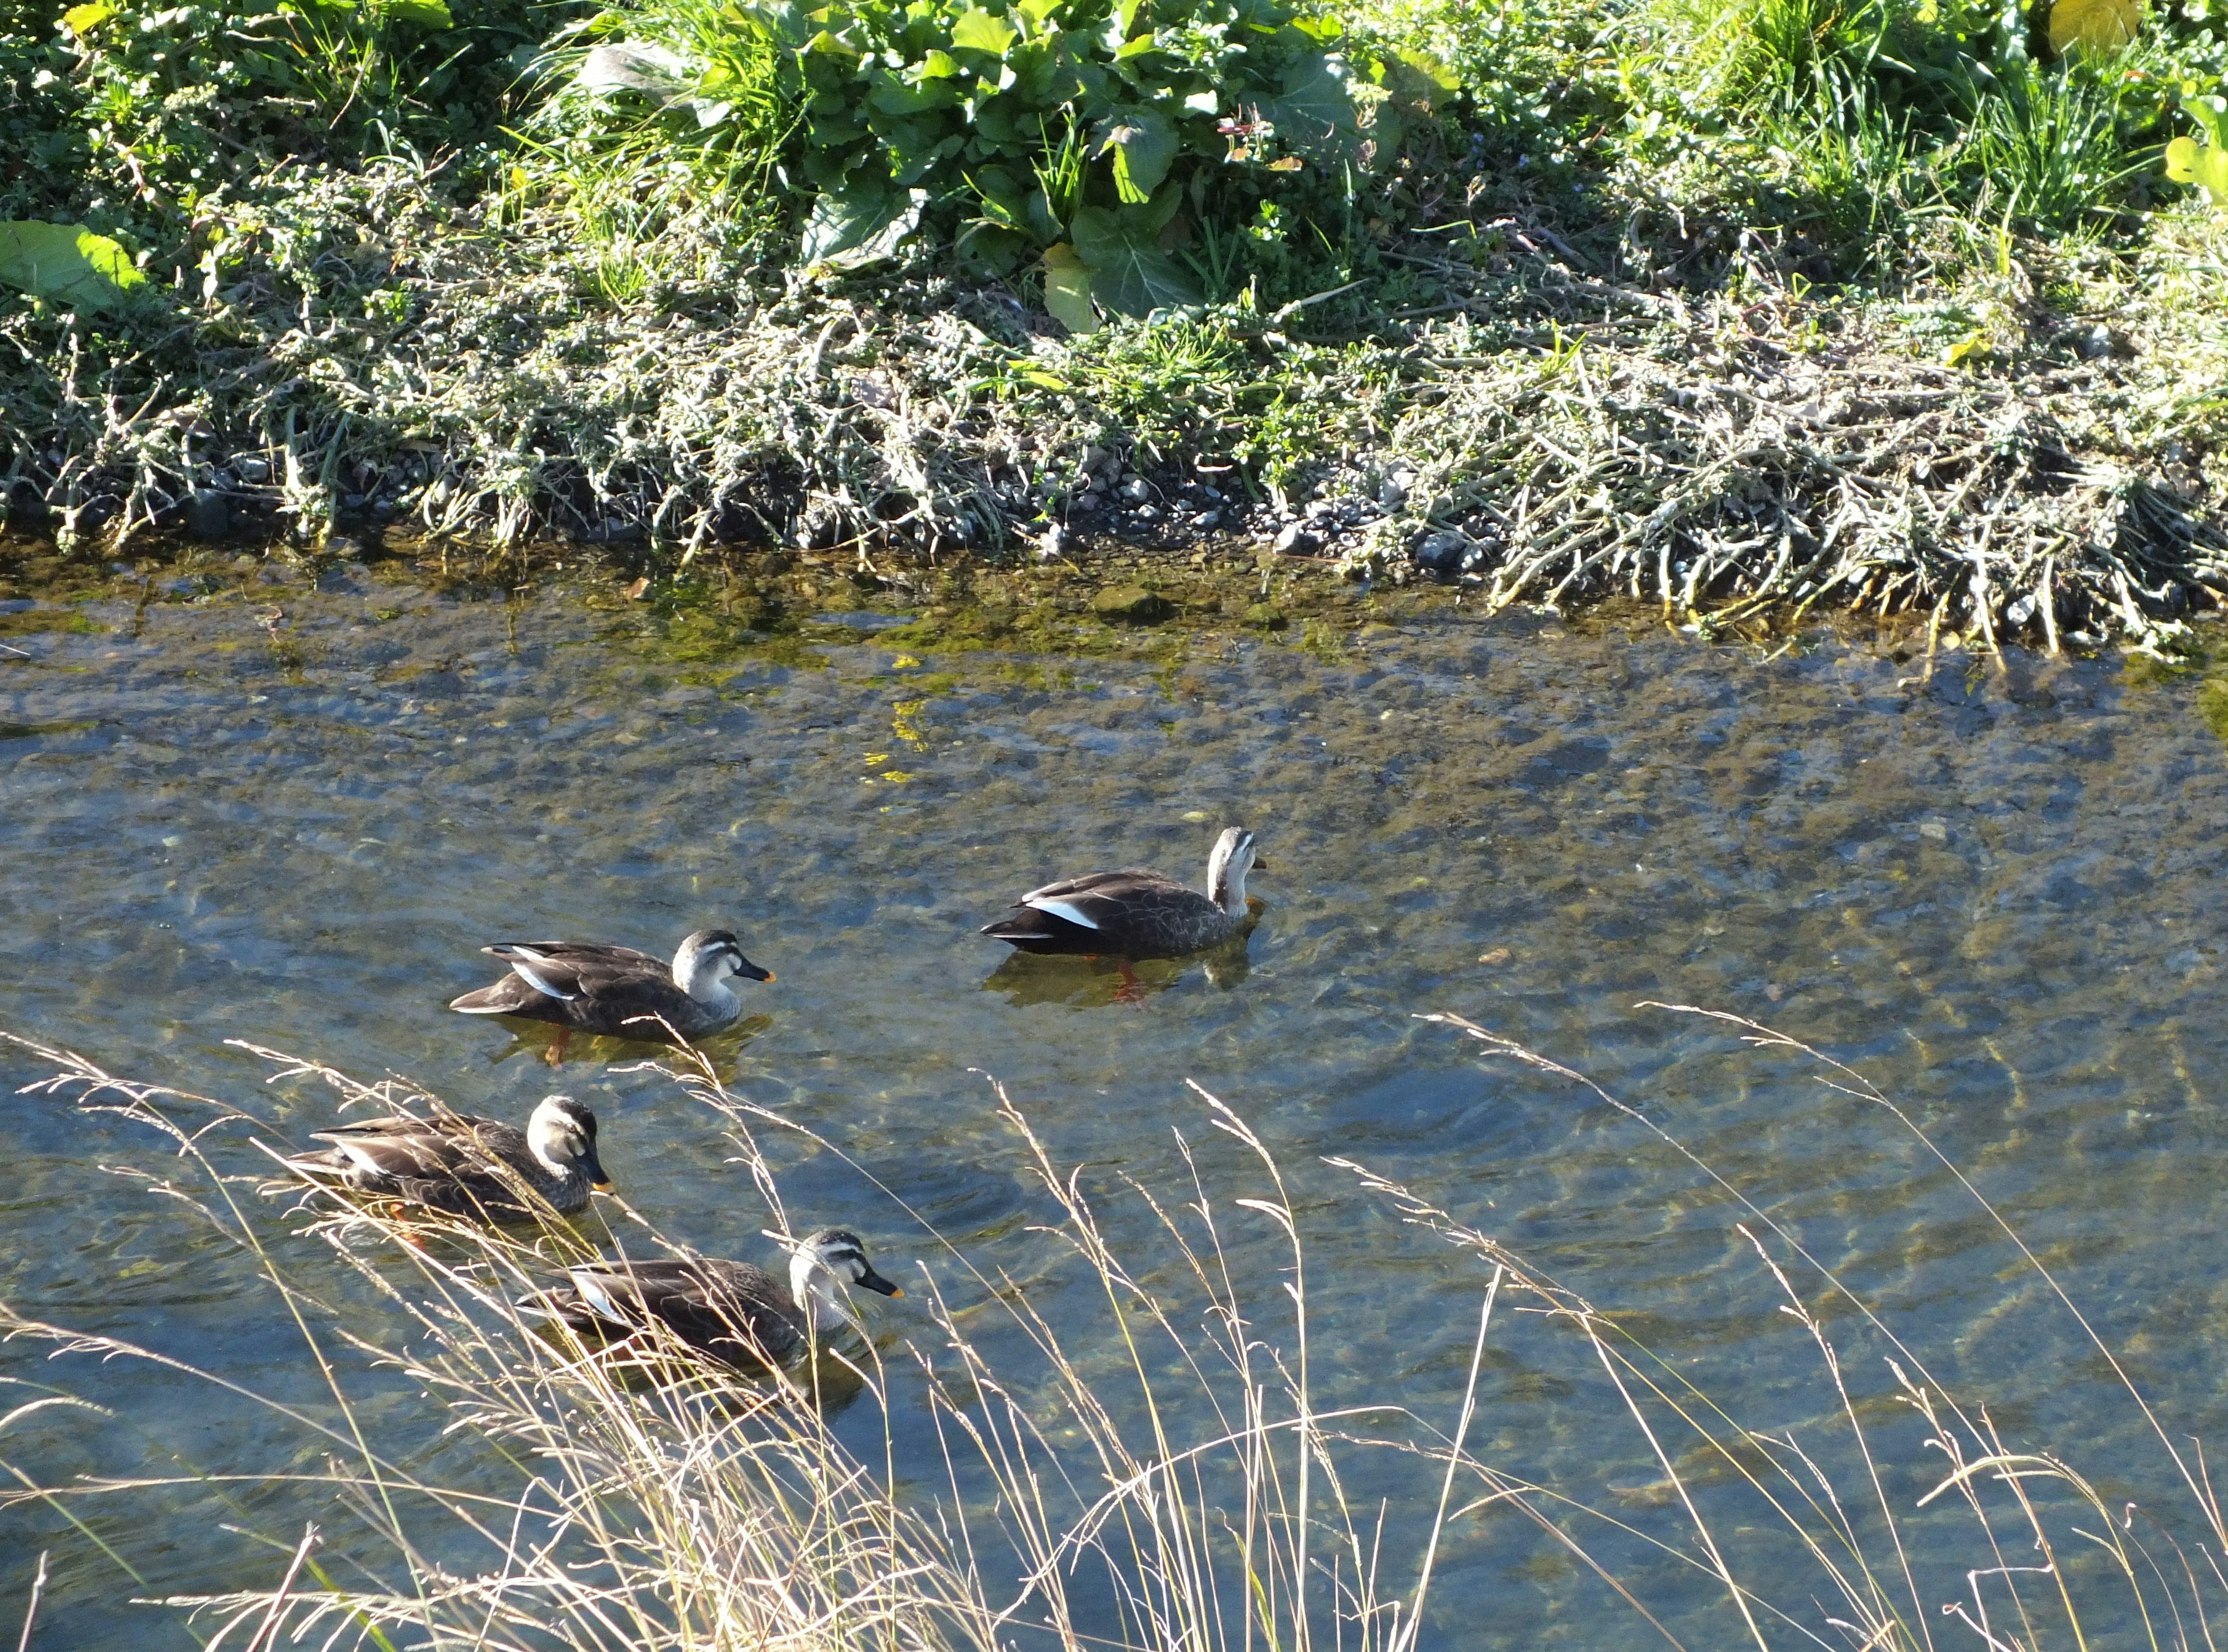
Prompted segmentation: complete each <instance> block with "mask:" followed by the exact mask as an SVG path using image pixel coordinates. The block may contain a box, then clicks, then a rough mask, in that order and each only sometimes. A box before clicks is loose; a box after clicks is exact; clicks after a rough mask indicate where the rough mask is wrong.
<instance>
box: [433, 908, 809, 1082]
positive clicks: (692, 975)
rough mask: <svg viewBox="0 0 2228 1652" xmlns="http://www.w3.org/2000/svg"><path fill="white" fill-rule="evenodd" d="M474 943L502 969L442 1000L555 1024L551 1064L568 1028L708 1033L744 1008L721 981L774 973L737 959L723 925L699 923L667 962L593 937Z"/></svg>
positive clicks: (469, 1010)
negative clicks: (492, 978) (502, 963)
mask: <svg viewBox="0 0 2228 1652" xmlns="http://www.w3.org/2000/svg"><path fill="white" fill-rule="evenodd" d="M480 950H481V951H483V952H487V953H490V954H492V955H493V956H494V957H499V958H503V959H504V960H506V961H507V962H508V963H509V965H510V973H509V975H507V976H503V979H502V980H500V981H497V982H496V983H494V984H493V985H491V986H485V987H482V988H480V989H478V990H477V992H468V993H466V994H465V995H464V996H463V997H461V998H454V999H451V1000H450V1002H449V1008H451V1009H455V1010H461V1011H462V1012H463V1013H464V1014H465V1015H524V1016H528V1017H529V1018H530V1019H532V1020H535V1021H553V1022H554V1023H555V1024H556V1026H557V1028H558V1029H559V1030H558V1034H557V1041H556V1043H555V1044H554V1045H553V1046H551V1047H550V1052H549V1058H548V1059H549V1065H550V1066H556V1065H557V1064H558V1063H559V1062H560V1061H561V1060H564V1056H565V1044H566V1041H567V1040H568V1039H569V1038H571V1037H572V1035H573V1031H574V1030H575V1029H576V1028H577V1029H578V1030H579V1031H581V1032H586V1033H603V1034H609V1035H610V1036H611V1037H614V1038H639V1039H648V1040H650V1041H652V1042H654V1043H659V1044H669V1043H671V1042H672V1041H674V1039H675V1037H676V1036H677V1037H679V1038H682V1039H688V1040H694V1039H698V1038H701V1037H703V1036H704V1035H705V1034H707V1033H716V1032H718V1031H720V1028H724V1027H730V1026H733V1024H734V1021H735V1018H736V1017H737V1016H739V1015H741V1014H742V1013H743V1002H742V1000H741V999H739V998H738V997H737V996H735V991H734V989H733V986H732V985H730V984H729V983H732V982H733V981H734V980H735V979H737V978H738V977H741V978H743V979H746V980H751V981H771V980H772V979H773V971H772V970H761V969H760V968H759V966H758V965H757V964H753V963H752V962H751V961H750V960H749V959H748V958H746V957H744V956H743V949H742V944H741V943H740V942H739V941H737V940H736V939H735V937H734V935H733V932H730V931H728V930H724V929H700V930H698V931H697V932H695V934H694V935H691V936H690V937H689V938H688V939H687V940H685V941H683V942H682V943H681V950H680V951H677V952H675V954H674V955H673V964H672V966H671V967H670V968H668V967H667V966H666V965H665V964H661V963H660V962H658V960H657V959H656V958H654V957H650V954H649V953H647V952H637V951H635V950H634V949H633V948H632V947H631V946H606V945H604V944H600V943H599V942H595V941H530V942H529V941H498V942H496V944H494V945H493V946H483V947H482V948H481V949H480Z"/></svg>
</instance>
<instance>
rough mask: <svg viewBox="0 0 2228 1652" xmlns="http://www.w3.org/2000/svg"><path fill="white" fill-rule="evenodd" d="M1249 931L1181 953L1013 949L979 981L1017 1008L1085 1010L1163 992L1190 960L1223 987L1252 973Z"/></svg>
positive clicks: (1180, 976) (1141, 999)
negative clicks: (1114, 954) (1050, 953)
mask: <svg viewBox="0 0 2228 1652" xmlns="http://www.w3.org/2000/svg"><path fill="white" fill-rule="evenodd" d="M1250 933H1251V928H1250V926H1249V929H1248V934H1247V935H1240V936H1239V937H1238V938H1236V939H1235V940H1231V941H1226V942H1225V943H1224V944H1222V945H1220V946H1218V947H1216V948H1215V949H1214V950H1213V951H1209V952H1194V954H1192V955H1191V956H1190V957H1181V958H1139V959H1136V960H1135V961H1134V962H1133V961H1132V960H1130V959H1129V958H1111V957H1035V956H1032V955H1031V954H1029V953H1027V952H1015V953H1013V954H1011V955H1010V956H1008V957H1006V958H1004V959H1003V960H1002V961H1001V962H1000V964H999V965H998V967H997V968H996V969H995V970H991V971H990V974H989V977H988V978H987V979H986V980H985V981H984V982H983V990H984V991H985V992H999V993H1003V994H1004V995H1005V996H1006V1001H1007V1002H1008V1003H1010V1004H1013V1005H1014V1006H1015V1007H1016V1008H1021V1007H1022V1006H1025V1005H1028V1004H1066V1005H1068V1006H1069V1007H1070V1008H1076V1009H1089V1008H1094V1007H1096V1006H1098V1005H1100V1004H1141V1003H1143V1002H1145V1000H1146V999H1148V998H1149V997H1151V996H1153V995H1154V994H1156V993H1161V992H1166V991H1167V990H1168V989H1169V988H1170V987H1173V986H1175V984H1176V983H1177V982H1179V981H1181V980H1182V979H1183V978H1184V976H1186V975H1187V974H1188V973H1189V972H1190V970H1191V967H1192V965H1194V964H1199V965H1200V966H1201V969H1202V971H1203V972H1204V974H1205V975H1206V976H1207V985H1209V986H1210V987H1215V988H1219V989H1220V990H1222V991H1224V992H1227V991H1229V990H1230V989H1232V987H1235V986H1237V985H1239V983H1242V982H1243V981H1244V980H1245V977H1246V976H1248V975H1250V974H1252V970H1253V961H1252V958H1251V957H1248V956H1247V954H1246V950H1245V946H1246V941H1247V938H1248V935H1250Z"/></svg>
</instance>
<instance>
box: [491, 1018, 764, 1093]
mask: <svg viewBox="0 0 2228 1652" xmlns="http://www.w3.org/2000/svg"><path fill="white" fill-rule="evenodd" d="M480 1019H482V1020H484V1021H493V1022H495V1024H496V1026H498V1027H500V1028H502V1029H503V1031H504V1032H506V1033H509V1034H510V1042H509V1043H508V1044H505V1045H502V1046H500V1047H496V1048H493V1049H490V1051H489V1052H488V1053H487V1056H486V1060H487V1064H488V1065H489V1066H491V1067H499V1066H503V1063H504V1062H506V1061H512V1060H518V1059H520V1058H521V1057H525V1058H528V1059H530V1060H533V1061H535V1063H537V1064H539V1065H541V1066H546V1067H549V1068H551V1069H553V1070H554V1072H557V1073H564V1072H567V1071H569V1070H572V1069H574V1068H579V1067H583V1066H588V1067H593V1066H610V1065H611V1063H613V1062H615V1061H642V1060H669V1059H672V1058H673V1057H674V1056H675V1050H674V1047H672V1046H671V1045H669V1044H664V1043H661V1042H659V1041H656V1040H654V1039H639V1038H612V1037H609V1036H606V1035H605V1034H600V1033H577V1032H576V1033H573V1034H571V1035H570V1036H569V1037H565V1038H563V1039H562V1040H561V1047H562V1056H561V1059H560V1055H559V1050H560V1033H562V1031H563V1029H561V1028H557V1027H554V1026H553V1025H551V1024H550V1023H549V1022H547V1021H535V1020H532V1019H531V1018H529V1017H527V1016H522V1015H490V1016H484V1017H481V1018H480ZM772 1026H773V1017H772V1016H771V1015H764V1014H760V1015H746V1016H744V1017H743V1018H742V1019H741V1020H740V1021H737V1022H736V1023H735V1024H734V1025H733V1026H732V1027H729V1028H725V1029H724V1030H722V1031H720V1032H717V1033H714V1034H711V1035H710V1036H708V1037H706V1038H701V1039H698V1040H697V1041H695V1044H694V1045H693V1046H692V1047H693V1048H694V1049H695V1051H696V1052H697V1053H699V1054H700V1055H701V1056H703V1057H704V1059H705V1060H707V1061H709V1062H710V1063H711V1064H712V1067H713V1070H714V1072H716V1073H719V1074H720V1076H721V1077H722V1078H723V1079H732V1078H733V1076H734V1074H735V1072H736V1063H737V1061H738V1060H739V1059H740V1058H741V1055H742V1053H743V1052H744V1051H745V1050H746V1049H748V1048H749V1047H750V1046H751V1042H752V1040H754V1039H756V1038H758V1037H759V1035H760V1034H764V1033H765V1032H766V1031H767V1030H768V1029H769V1028H771V1027H772Z"/></svg>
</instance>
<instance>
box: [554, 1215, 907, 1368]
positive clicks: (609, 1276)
mask: <svg viewBox="0 0 2228 1652" xmlns="http://www.w3.org/2000/svg"><path fill="white" fill-rule="evenodd" d="M849 1285H863V1286H864V1287H866V1289H868V1290H878V1291H880V1293H881V1294H882V1295H883V1296H885V1297H902V1296H904V1295H905V1292H904V1291H902V1290H899V1289H898V1287H897V1285H896V1284H894V1283H893V1281H891V1280H888V1279H885V1278H883V1277H882V1276H881V1275H880V1274H879V1273H876V1272H875V1271H874V1268H873V1267H872V1266H871V1265H869V1264H868V1261H867V1250H866V1246H865V1245H861V1243H860V1242H859V1236H858V1235H857V1234H856V1233H852V1232H851V1231H850V1230H848V1228H842V1227H823V1228H822V1229H820V1230H819V1232H817V1233H813V1234H810V1236H808V1237H807V1238H805V1239H803V1240H801V1241H799V1242H798V1243H797V1245H796V1247H795V1250H794V1252H793V1253H792V1254H791V1258H790V1264H789V1284H787V1285H786V1286H784V1285H783V1284H782V1282H781V1281H780V1280H778V1279H777V1278H775V1277H773V1275H771V1273H768V1272H767V1271H765V1269H764V1268H761V1267H758V1266H755V1265H752V1264H751V1263H748V1262H721V1261H718V1260H716V1259H714V1258H709V1257H675V1258H667V1259H664V1260H661V1261H654V1262H599V1263H591V1264H587V1265H583V1266H580V1267H577V1268H569V1269H567V1271H566V1283H565V1284H562V1285H560V1286H558V1287H556V1288H555V1289H554V1290H548V1291H546V1292H544V1293H543V1294H542V1295H541V1296H540V1297H536V1298H534V1299H533V1300H532V1301H530V1302H528V1303H527V1304H526V1305H527V1306H528V1308H529V1309H532V1310H533V1311H535V1312H538V1313H541V1314H545V1315H547V1316H549V1317H550V1318H553V1319H556V1320H559V1321H561V1322H563V1323H564V1324H565V1325H567V1326H568V1327H569V1328H570V1329H573V1331H574V1332H576V1333H578V1334H579V1335H582V1336H584V1337H588V1338H592V1339H595V1340H598V1341H610V1340H611V1339H613V1338H614V1337H624V1336H625V1335H630V1334H631V1333H633V1332H635V1331H638V1330H640V1329H643V1326H644V1325H645V1324H646V1323H647V1322H649V1321H650V1320H652V1319H656V1320H658V1321H661V1322H663V1324H664V1325H665V1326H666V1328H667V1329H669V1330H671V1331H672V1332H673V1334H674V1335H676V1336H678V1337H679V1338H680V1339H681V1340H682V1341H684V1342H686V1343H688V1346H689V1347H691V1348H695V1349H696V1350H697V1351H698V1352H700V1353H702V1354H709V1355H711V1356H712V1357H713V1358H714V1359H716V1360H722V1361H726V1362H727V1363H728V1364H730V1365H738V1366H764V1367H769V1368H771V1367H781V1366H785V1365H788V1364H789V1363H791V1361H794V1360H795V1359H797V1356H798V1355H799V1354H803V1352H804V1350H805V1348H806V1347H807V1346H808V1344H809V1343H810V1341H811V1340H812V1339H813V1338H815V1337H825V1336H827V1335H829V1334H830V1333H832V1332H835V1331H838V1330H841V1329H842V1328H843V1327H844V1326H846V1325H848V1324H850V1323H852V1322H853V1311H854V1310H853V1309H851V1308H850V1306H849V1299H848V1296H847V1295H846V1294H845V1287H847V1286H849ZM808 1304H809V1306H808ZM808 1314H809V1315H810V1319H808V1318H807V1315H808Z"/></svg>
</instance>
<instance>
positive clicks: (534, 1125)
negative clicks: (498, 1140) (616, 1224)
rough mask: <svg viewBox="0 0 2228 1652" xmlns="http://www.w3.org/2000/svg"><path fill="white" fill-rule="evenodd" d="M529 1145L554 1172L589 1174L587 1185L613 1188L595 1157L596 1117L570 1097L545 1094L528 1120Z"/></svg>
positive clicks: (604, 1189) (537, 1156)
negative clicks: (583, 1171)
mask: <svg viewBox="0 0 2228 1652" xmlns="http://www.w3.org/2000/svg"><path fill="white" fill-rule="evenodd" d="M526 1144H527V1146H528V1147H529V1148H531V1149H533V1151H534V1156H535V1158H537V1159H539V1160H541V1162H542V1163H543V1164H544V1165H545V1166H547V1168H548V1169H549V1170H550V1172H551V1173H552V1174H553V1175H560V1176H561V1175H570V1174H572V1172H573V1171H574V1170H576V1169H579V1170H585V1171H586V1172H587V1173H588V1185H589V1186H590V1187H592V1188H596V1189H598V1190H599V1191H601V1192H608V1191H610V1188H611V1178H610V1177H609V1176H607V1175H605V1174H604V1162H603V1161H602V1160H601V1159H599V1158H598V1157H597V1156H596V1116H595V1114H593V1113H592V1112H590V1111H588V1110H587V1108H586V1107H585V1106H583V1105H581V1104H580V1103H579V1102H577V1101H575V1100H573V1098H572V1097H570V1096H544V1097H543V1098H541V1105H540V1106H538V1107H536V1108H535V1110H534V1117H531V1118H529V1119H528V1120H527V1121H526Z"/></svg>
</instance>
